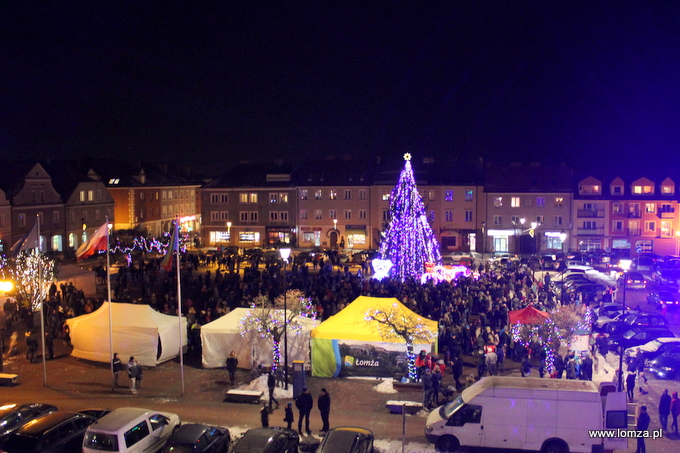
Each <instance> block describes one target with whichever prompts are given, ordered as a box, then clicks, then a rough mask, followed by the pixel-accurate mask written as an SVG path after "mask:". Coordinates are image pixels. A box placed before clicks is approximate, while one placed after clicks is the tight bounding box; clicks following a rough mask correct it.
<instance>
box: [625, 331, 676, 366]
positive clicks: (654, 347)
mask: <svg viewBox="0 0 680 453" xmlns="http://www.w3.org/2000/svg"><path fill="white" fill-rule="evenodd" d="M638 349H640V354H642V356H643V357H644V359H645V364H647V363H648V362H651V361H652V360H653V359H655V358H656V357H657V356H660V355H661V354H665V353H666V352H670V351H674V350H676V349H677V350H680V338H674V337H659V338H657V339H656V340H652V341H650V342H648V343H645V344H643V345H642V346H640V347H639V348H633V349H629V350H628V351H627V352H628V354H627V356H628V357H629V358H630V359H634V358H635V357H637V350H638Z"/></svg>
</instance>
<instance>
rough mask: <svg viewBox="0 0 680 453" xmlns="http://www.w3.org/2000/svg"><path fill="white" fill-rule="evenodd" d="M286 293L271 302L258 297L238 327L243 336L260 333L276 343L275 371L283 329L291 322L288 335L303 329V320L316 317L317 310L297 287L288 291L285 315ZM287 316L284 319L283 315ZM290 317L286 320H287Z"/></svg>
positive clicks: (252, 335) (254, 335) (264, 297)
mask: <svg viewBox="0 0 680 453" xmlns="http://www.w3.org/2000/svg"><path fill="white" fill-rule="evenodd" d="M283 306H284V300H283V295H281V296H278V297H277V298H276V299H275V300H274V302H273V303H272V302H271V301H270V300H269V298H268V297H267V296H258V297H256V298H255V300H254V301H253V304H252V305H251V307H250V308H251V310H250V313H248V314H247V315H245V316H244V317H243V318H241V321H240V322H239V330H240V332H241V336H243V337H250V338H251V339H252V338H253V337H256V336H259V337H261V338H268V339H270V340H271V341H272V342H273V343H274V352H273V357H272V358H273V366H272V369H274V370H276V369H278V367H279V366H280V364H281V349H280V345H281V339H282V338H283V330H284V327H285V325H286V324H288V335H290V334H291V333H292V334H294V335H297V334H299V333H300V332H302V319H305V318H306V319H311V320H315V319H316V311H315V310H314V305H312V302H311V299H309V298H306V297H305V295H304V294H303V293H302V292H301V291H299V290H297V289H291V290H288V291H287V292H286V308H287V310H286V311H285V313H286V314H285V315H284V310H283ZM284 316H285V318H284ZM286 318H287V319H286Z"/></svg>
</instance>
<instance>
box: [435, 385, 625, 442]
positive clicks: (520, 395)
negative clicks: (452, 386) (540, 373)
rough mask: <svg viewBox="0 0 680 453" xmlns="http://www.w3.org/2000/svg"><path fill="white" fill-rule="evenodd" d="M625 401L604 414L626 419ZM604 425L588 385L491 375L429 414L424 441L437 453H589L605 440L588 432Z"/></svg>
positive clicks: (600, 405) (597, 397)
mask: <svg viewBox="0 0 680 453" xmlns="http://www.w3.org/2000/svg"><path fill="white" fill-rule="evenodd" d="M623 397H624V398H623V400H622V401H623V402H622V403H621V400H620V399H618V400H616V399H612V401H618V402H619V405H620V406H621V407H613V406H614V403H613V402H612V403H611V404H612V407H607V410H608V411H610V412H612V411H613V410H614V409H616V410H617V412H616V413H620V412H621V411H624V412H623V413H624V414H625V411H626V410H627V407H626V403H625V395H623ZM607 404H610V403H609V399H607ZM612 413H613V412H612ZM608 414H609V413H608ZM614 418H615V417H608V419H612V420H613V419H614ZM624 418H625V417H624ZM603 420H604V417H603V402H602V398H601V396H600V392H599V389H598V387H597V385H596V384H595V383H594V382H592V381H580V380H578V381H577V380H566V379H539V378H520V377H508V376H493V377H486V378H483V379H482V380H480V381H478V382H476V383H474V384H473V385H472V386H470V387H469V388H467V389H465V390H464V391H463V393H462V394H461V395H459V396H458V398H456V399H455V400H454V401H452V402H451V403H448V404H447V405H445V406H441V407H440V408H438V409H436V410H434V411H432V412H431V413H430V415H429V416H428V418H427V424H426V426H425V436H426V437H427V439H428V441H429V442H432V443H434V444H435V446H436V447H437V450H439V451H456V450H458V448H459V447H461V446H468V447H484V448H504V449H506V448H507V449H521V450H535V451H542V452H548V451H549V452H582V453H591V452H592V451H595V450H598V449H601V448H602V445H603V441H602V439H597V438H593V437H590V436H589V435H588V430H597V429H600V430H601V429H603V426H604V421H603ZM619 427H622V428H625V426H619ZM593 446H595V450H594V449H593Z"/></svg>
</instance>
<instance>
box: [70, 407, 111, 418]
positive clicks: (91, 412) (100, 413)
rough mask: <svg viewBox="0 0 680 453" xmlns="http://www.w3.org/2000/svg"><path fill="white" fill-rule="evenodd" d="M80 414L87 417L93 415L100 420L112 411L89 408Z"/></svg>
mask: <svg viewBox="0 0 680 453" xmlns="http://www.w3.org/2000/svg"><path fill="white" fill-rule="evenodd" d="M78 412H79V413H81V414H85V415H91V416H92V417H94V418H96V419H100V418H102V417H103V416H104V415H106V414H108V413H109V412H111V409H103V408H99V407H93V408H89V409H83V410H80V411H78Z"/></svg>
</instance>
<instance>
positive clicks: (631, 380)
mask: <svg viewBox="0 0 680 453" xmlns="http://www.w3.org/2000/svg"><path fill="white" fill-rule="evenodd" d="M626 391H627V392H628V393H627V394H628V400H629V401H630V402H631V403H632V402H633V397H634V396H635V373H634V372H632V371H629V372H628V376H626Z"/></svg>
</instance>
